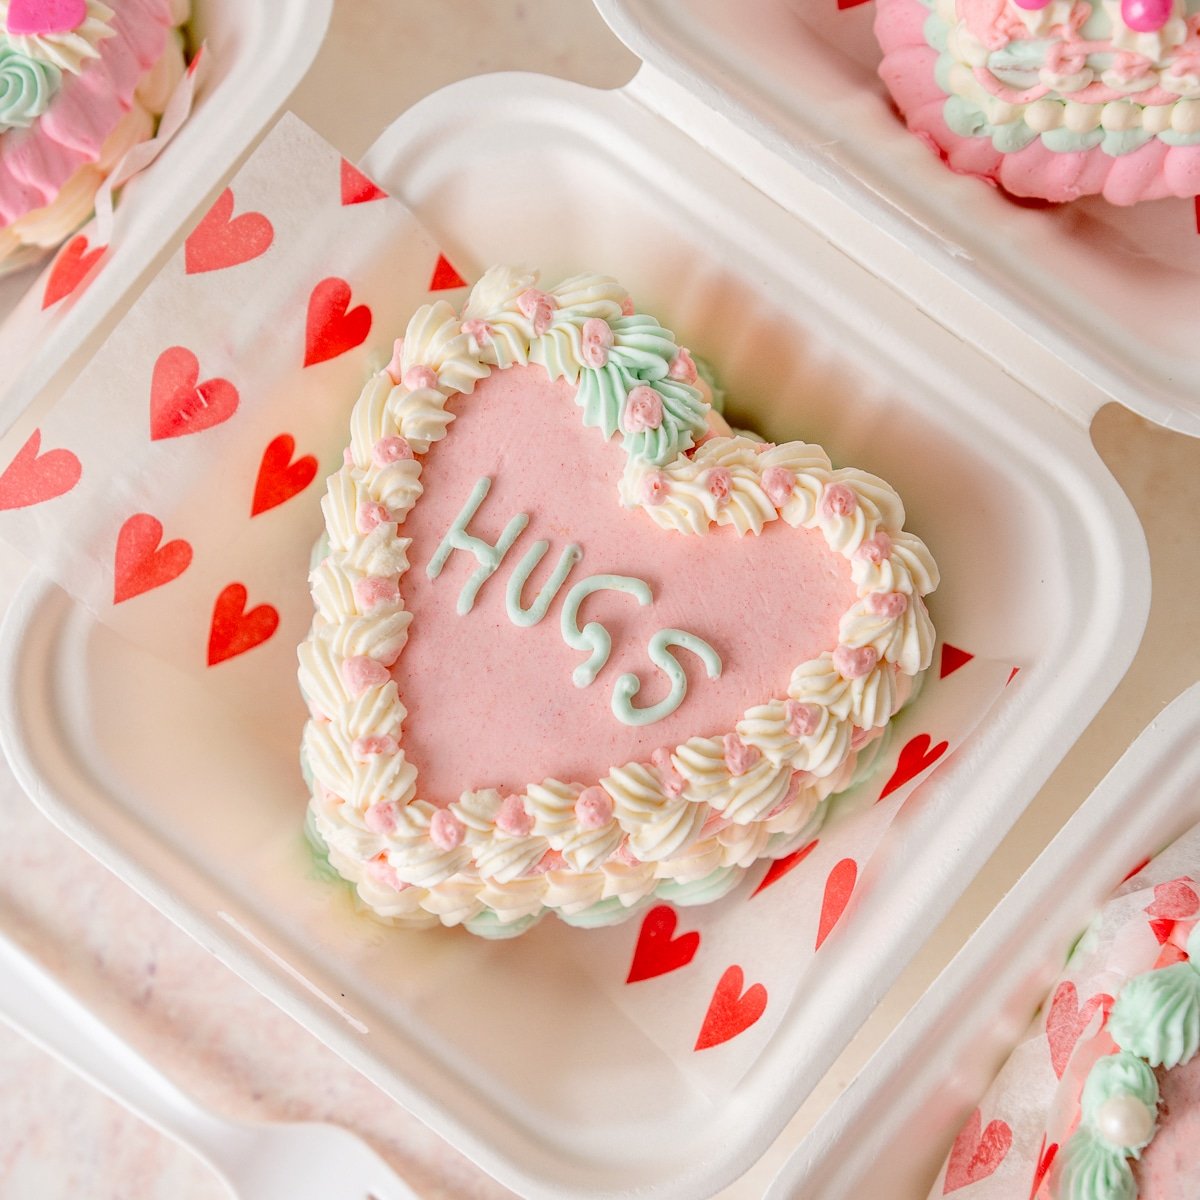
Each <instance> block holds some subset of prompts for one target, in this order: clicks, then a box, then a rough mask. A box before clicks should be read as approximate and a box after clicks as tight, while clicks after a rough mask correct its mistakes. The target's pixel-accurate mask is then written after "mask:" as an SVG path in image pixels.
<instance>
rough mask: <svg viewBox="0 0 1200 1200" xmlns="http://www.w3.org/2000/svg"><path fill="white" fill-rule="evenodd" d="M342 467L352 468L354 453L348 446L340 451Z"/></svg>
mask: <svg viewBox="0 0 1200 1200" xmlns="http://www.w3.org/2000/svg"><path fill="white" fill-rule="evenodd" d="M342 466H344V467H352V466H354V451H353V450H351V449H350V447H349V446H347V447H346V448H345V449H344V450H343V451H342Z"/></svg>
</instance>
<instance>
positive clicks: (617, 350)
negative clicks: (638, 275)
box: [575, 313, 707, 466]
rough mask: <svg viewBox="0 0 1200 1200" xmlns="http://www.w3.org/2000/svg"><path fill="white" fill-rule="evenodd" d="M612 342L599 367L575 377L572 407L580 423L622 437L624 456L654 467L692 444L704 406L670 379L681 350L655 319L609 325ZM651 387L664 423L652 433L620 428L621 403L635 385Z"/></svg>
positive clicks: (638, 317) (691, 390)
mask: <svg viewBox="0 0 1200 1200" xmlns="http://www.w3.org/2000/svg"><path fill="white" fill-rule="evenodd" d="M610 325H611V328H612V331H613V344H612V346H611V347H610V348H609V350H608V361H607V362H606V363H605V364H604V366H602V367H596V368H586V367H585V368H584V369H583V370H582V371H580V373H579V388H578V390H577V391H576V393H575V403H576V404H578V405H579V406H580V408H582V409H583V423H584V424H585V425H586V426H588V427H589V428H593V429H599V430H600V431H601V432H602V433H603V434H604V436H605V437H606V438H611V437H613V436H615V435H616V434H617V433H621V435H622V444H623V446H624V449H625V452H626V454H628V455H630V456H631V457H633V458H639V459H643V460H645V461H646V462H649V463H652V464H654V465H655V466H660V465H661V464H663V463H665V462H668V461H670V460H671V459H673V458H675V457H677V456H678V455H679V454H681V453H682V452H683V451H684V450H687V449H688V448H689V447H690V446H692V445H694V444H695V442H696V439H697V438H698V437H700V436H701V435H702V434H703V433H704V431H705V429H706V428H707V421H706V405H705V403H704V400H703V398H702V396H701V394H700V391H699V390H698V389H697V388H694V387H692V386H691V384H687V383H682V382H680V381H678V380H675V379H671V378H670V377H669V375H668V372H669V371H670V369H671V363H672V362H673V361H674V358H675V355H676V354H677V353H678V351H679V347H678V346H677V345H676V344H675V338H674V336H673V335H672V334H671V333H670V332H669V331H668V330H666V329H663V327H662V326H661V325H659V323H658V322H657V321H656V320H655V319H654V318H653V317H649V316H645V315H644V314H640V313H635V314H633V315H632V316H628V317H618V318H617V319H616V320H615V321H612V322H610ZM639 385H645V386H647V387H651V388H653V389H654V390H655V391H656V392H657V393H658V395H659V399H660V400H661V401H662V409H663V413H662V421H661V423H660V424H659V425H658V426H657V427H656V428H654V429H644V430H639V431H637V432H629V431H627V430H626V429H625V428H624V421H623V419H622V418H623V416H624V413H625V402H626V400H627V398H628V396H629V393H630V392H631V391H632V390H633V389H634V388H635V387H637V386H639Z"/></svg>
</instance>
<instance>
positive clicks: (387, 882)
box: [367, 855, 412, 892]
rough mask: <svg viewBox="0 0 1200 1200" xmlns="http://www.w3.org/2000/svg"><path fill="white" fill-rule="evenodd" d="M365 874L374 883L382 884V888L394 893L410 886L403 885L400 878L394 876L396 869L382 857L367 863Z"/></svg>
mask: <svg viewBox="0 0 1200 1200" xmlns="http://www.w3.org/2000/svg"><path fill="white" fill-rule="evenodd" d="M367 874H368V875H369V876H370V877H371V878H372V879H373V880H374V881H375V882H376V883H381V884H383V886H384V887H390V888H391V889H392V890H393V891H395V892H402V891H404V889H405V888H407V887H411V886H412V884H409V883H404V882H403V881H402V880H401V878H400V876H399V875H397V874H396V868H395V867H393V866H392V864H391V863H390V862H388V860H387V859H386V858H384V857H383V856H382V855H381V856H380V857H379V858H373V859H371V861H370V862H369V863H367Z"/></svg>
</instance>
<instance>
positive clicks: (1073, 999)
mask: <svg viewBox="0 0 1200 1200" xmlns="http://www.w3.org/2000/svg"><path fill="white" fill-rule="evenodd" d="M1112 1004H1113V998H1112V997H1111V996H1110V995H1108V994H1107V993H1106V992H1099V993H1097V994H1096V995H1095V996H1092V997H1091V998H1090V999H1089V1000H1088V1002H1087V1003H1086V1004H1085V1005H1084V1006H1083V1007H1082V1008H1080V1007H1079V993H1078V991H1076V989H1075V985H1074V984H1073V983H1072V982H1071V981H1070V980H1069V979H1067V980H1064V981H1063V982H1062V983H1060V984H1059V985H1058V988H1057V990H1056V991H1055V993H1054V998H1053V999H1052V1000H1051V1001H1050V1010H1049V1012H1047V1013H1046V1040H1047V1041H1048V1042H1049V1043H1050V1065H1051V1066H1052V1067H1053V1068H1054V1074H1055V1075H1056V1076H1058V1078H1059V1079H1061V1078H1062V1077H1063V1072H1064V1071H1065V1070H1066V1069H1067V1064H1068V1063H1069V1062H1070V1061H1071V1054H1072V1053H1073V1052H1074V1050H1075V1043H1076V1042H1078V1041H1079V1039H1080V1038H1081V1037H1082V1036H1083V1031H1084V1030H1085V1029H1086V1028H1087V1027H1088V1022H1089V1021H1091V1019H1092V1017H1093V1016H1095V1014H1096V1012H1097V1010H1102V1011H1103V1012H1104V1018H1105V1020H1107V1019H1108V1013H1109V1011H1110V1009H1111V1008H1112Z"/></svg>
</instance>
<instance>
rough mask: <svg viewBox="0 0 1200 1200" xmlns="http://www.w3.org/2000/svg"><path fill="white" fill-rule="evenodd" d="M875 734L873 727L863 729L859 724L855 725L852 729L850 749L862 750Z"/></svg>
mask: <svg viewBox="0 0 1200 1200" xmlns="http://www.w3.org/2000/svg"><path fill="white" fill-rule="evenodd" d="M874 734H875V730H873V729H861V728H860V727H859V726H857V725H855V726H854V728H853V729H851V730H850V749H851V750H861V749H862V748H863V747H864V746H865V745H866V744H867V743H868V742H869V741H870V740H871V738H872V737H873V736H874Z"/></svg>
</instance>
